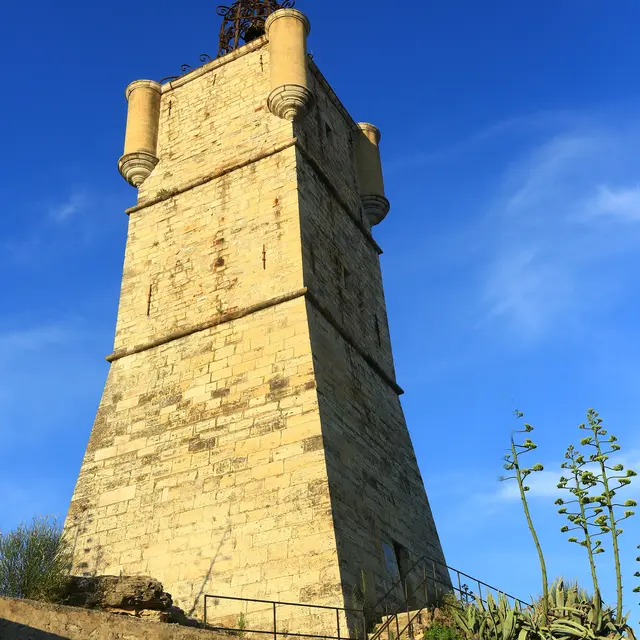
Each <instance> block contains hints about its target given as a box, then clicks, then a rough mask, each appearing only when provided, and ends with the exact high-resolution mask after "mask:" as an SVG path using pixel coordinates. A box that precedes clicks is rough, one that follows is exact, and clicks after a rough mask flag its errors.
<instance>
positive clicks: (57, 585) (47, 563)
mask: <svg viewBox="0 0 640 640" xmlns="http://www.w3.org/2000/svg"><path fill="white" fill-rule="evenodd" d="M70 568H71V553H70V550H69V548H68V546H67V544H66V542H65V541H64V539H63V537H62V528H61V527H60V526H59V525H58V521H57V519H56V518H53V517H40V518H34V519H33V521H32V523H31V524H30V525H26V524H24V523H23V524H21V525H20V526H19V527H18V528H17V529H15V530H14V531H10V532H9V533H5V534H3V533H0V596H5V597H8V598H29V599H31V600H44V601H47V602H56V601H59V600H60V599H61V598H62V596H63V594H64V592H65V589H66V587H67V583H68V580H69V570H70Z"/></svg>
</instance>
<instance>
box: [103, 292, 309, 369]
mask: <svg viewBox="0 0 640 640" xmlns="http://www.w3.org/2000/svg"><path fill="white" fill-rule="evenodd" d="M306 294H307V289H306V287H304V288H302V289H298V290H297V291H293V292H291V293H287V294H284V295H282V296H277V297H275V298H270V299H269V300H265V301H263V302H259V303H258V304H252V305H249V306H248V307H244V308H242V309H236V310H235V311H229V312H227V313H221V314H220V315H219V316H218V317H216V318H212V319H211V320H207V321H205V322H200V323H198V324H194V325H192V326H191V327H188V328H186V329H181V330H179V331H174V332H172V333H168V334H167V335H165V336H162V337H161V338H156V339H155V340H150V341H149V342H145V343H144V344H139V345H136V346H135V347H130V348H127V349H116V350H115V351H114V352H113V353H111V354H110V355H108V356H107V357H106V358H105V359H106V361H107V362H115V361H116V360H120V359H121V358H124V357H126V356H131V355H134V354H136V353H142V352H143V351H148V350H149V349H154V348H155V347H159V346H161V345H163V344H167V343H168V342H173V341H174V340H179V339H180V338H186V337H187V336H190V335H192V334H194V333H199V332H200V331H206V330H207V329H211V328H212V327H216V326H218V325H220V324H225V323H226V322H231V321H232V320H238V319H240V318H244V317H246V316H249V315H251V314H253V313H257V312H258V311H263V310H264V309H269V308H270V307H275V306H277V305H279V304H283V303H284V302H290V301H291V300H295V299H296V298H301V297H303V296H305V295H306Z"/></svg>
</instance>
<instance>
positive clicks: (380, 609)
mask: <svg viewBox="0 0 640 640" xmlns="http://www.w3.org/2000/svg"><path fill="white" fill-rule="evenodd" d="M489 594H491V595H492V597H493V598H494V599H497V598H498V597H500V596H502V597H505V598H507V600H508V601H510V603H511V604H512V605H513V606H519V607H520V608H522V609H527V608H530V607H531V606H532V604H531V603H530V602H525V601H524V600H521V599H520V598H517V597H516V596H512V595H510V594H509V593H507V592H505V591H503V590H502V589H498V588H497V587H493V586H491V585H490V584H488V583H486V582H483V581H482V580H478V579H477V578H474V577H473V576H470V575H469V574H467V573H464V572H463V571H459V570H458V569H454V568H453V567H450V566H448V565H446V564H444V563H442V562H439V561H438V560H434V559H432V558H426V557H422V558H419V559H418V560H417V561H416V562H415V563H414V564H413V566H411V567H410V568H409V569H408V570H406V571H405V572H404V573H403V574H402V575H401V577H400V578H399V579H398V580H396V581H395V582H394V583H393V584H392V585H391V587H390V588H389V589H388V590H387V591H386V593H385V594H384V595H383V596H382V597H381V598H380V599H379V600H378V601H377V602H376V603H375V604H374V605H373V606H367V605H365V606H363V607H362V608H346V607H331V606H327V605H319V604H306V603H300V602H279V601H276V600H262V599H258V598H240V597H235V596H222V595H205V596H204V620H203V627H204V628H205V629H210V630H217V631H225V632H226V633H229V634H232V635H237V636H244V635H246V634H263V635H270V636H272V637H273V639H274V640H278V638H279V637H280V638H283V637H288V636H290V637H295V638H325V639H326V640H343V639H346V638H350V637H353V636H354V635H355V636H356V637H357V638H360V637H362V638H363V640H367V639H368V640H382V638H383V637H384V636H385V635H386V637H387V639H388V640H392V639H396V640H400V638H401V637H403V634H405V633H407V632H408V635H409V637H410V638H413V627H414V623H415V622H416V620H417V619H419V617H420V615H421V614H422V612H423V611H424V610H425V609H427V608H431V607H434V606H438V605H441V604H442V603H443V599H444V597H445V596H447V595H454V596H455V598H450V599H449V604H450V605H454V606H456V603H457V604H458V605H459V606H461V607H464V606H465V605H468V604H472V603H474V602H475V603H483V604H486V603H487V597H488V596H489ZM221 601H235V602H242V603H245V606H246V605H247V604H249V603H256V604H259V605H266V607H264V608H262V609H261V610H260V611H259V612H256V613H260V614H262V615H261V616H260V617H261V619H263V620H265V619H269V623H268V624H265V625H264V626H263V627H262V628H249V627H247V626H246V624H245V622H246V620H245V619H244V617H243V616H244V614H241V617H238V618H236V624H235V625H233V626H227V625H222V624H210V623H209V620H210V619H211V613H212V605H213V606H214V607H215V606H216V605H218V604H220V602H221ZM282 607H295V608H296V609H298V610H302V609H306V610H308V612H313V611H317V612H319V613H320V612H322V613H325V614H329V613H330V612H331V618H332V619H333V620H334V621H335V635H333V633H334V632H333V631H332V632H331V633H330V634H329V633H327V632H324V633H318V634H314V633H300V632H292V631H289V630H288V629H286V628H284V627H283V625H282V624H281V623H282V618H280V624H279V619H278V612H279V611H280V610H281V608H282ZM405 616H406V617H405ZM227 617H228V616H227ZM296 619H297V618H296ZM327 620H328V617H327V616H325V617H324V620H323V623H322V627H323V628H324V629H325V630H327V629H329V628H330V627H331V626H333V624H334V622H328V621H327ZM240 622H242V624H240ZM300 623H301V620H300Z"/></svg>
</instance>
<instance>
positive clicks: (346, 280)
mask: <svg viewBox="0 0 640 640" xmlns="http://www.w3.org/2000/svg"><path fill="white" fill-rule="evenodd" d="M340 269H341V272H342V286H343V287H344V288H345V289H350V288H351V274H350V273H349V271H348V269H347V268H346V267H345V266H344V265H343V264H342V265H340Z"/></svg>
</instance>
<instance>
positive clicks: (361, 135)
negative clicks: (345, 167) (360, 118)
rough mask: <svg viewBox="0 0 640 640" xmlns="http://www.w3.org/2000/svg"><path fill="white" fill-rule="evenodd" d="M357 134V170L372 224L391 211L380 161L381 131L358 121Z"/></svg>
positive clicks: (362, 196) (361, 191)
mask: <svg viewBox="0 0 640 640" xmlns="http://www.w3.org/2000/svg"><path fill="white" fill-rule="evenodd" d="M358 129H359V131H358V133H357V136H356V170H357V175H358V184H359V186H360V197H361V199H362V207H363V208H364V212H365V214H366V215H367V218H368V220H369V222H370V224H371V226H373V225H376V224H379V223H380V222H382V221H383V220H384V219H385V217H386V215H387V213H389V201H388V200H387V198H386V197H385V195H384V180H383V178H382V163H381V161H380V149H379V147H378V145H379V144H380V131H378V129H377V128H376V127H374V126H373V125H372V124H369V123H368V122H359V123H358Z"/></svg>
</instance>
